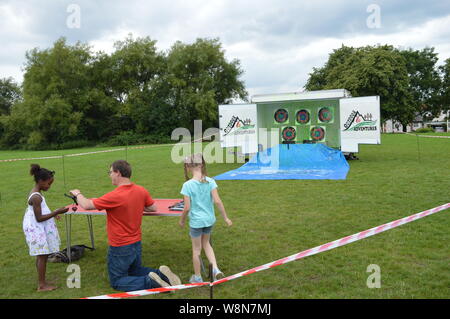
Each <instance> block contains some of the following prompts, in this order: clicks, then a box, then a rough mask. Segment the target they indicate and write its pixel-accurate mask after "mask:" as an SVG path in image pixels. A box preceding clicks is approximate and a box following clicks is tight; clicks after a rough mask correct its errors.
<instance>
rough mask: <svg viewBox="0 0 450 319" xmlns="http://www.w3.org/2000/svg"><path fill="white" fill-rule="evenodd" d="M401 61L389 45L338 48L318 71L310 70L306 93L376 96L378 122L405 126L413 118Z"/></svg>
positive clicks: (399, 56)
mask: <svg viewBox="0 0 450 319" xmlns="http://www.w3.org/2000/svg"><path fill="white" fill-rule="evenodd" d="M409 85H410V82H409V78H408V72H407V68H406V62H405V58H404V57H403V56H402V55H401V54H400V53H399V52H398V51H397V50H395V49H394V48H393V47H392V46H389V45H383V46H366V47H360V48H353V47H347V46H344V45H343V46H342V47H341V48H339V49H336V50H333V52H332V53H331V54H330V56H329V58H328V61H327V62H326V63H325V65H324V66H323V67H322V68H314V69H313V72H312V73H310V77H309V79H308V81H307V83H306V85H305V88H306V89H307V90H323V89H336V88H344V89H347V90H349V91H350V92H351V94H352V96H355V97H357V96H368V95H379V96H380V100H381V118H382V121H386V120H388V119H393V120H396V121H399V122H400V123H402V124H403V125H404V127H406V125H407V124H409V123H410V122H411V121H412V120H413V118H414V108H413V105H412V93H411V90H410V87H409Z"/></svg>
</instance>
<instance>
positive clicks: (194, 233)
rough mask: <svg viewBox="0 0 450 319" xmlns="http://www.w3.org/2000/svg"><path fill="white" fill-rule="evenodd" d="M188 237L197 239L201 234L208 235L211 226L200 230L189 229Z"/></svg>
mask: <svg viewBox="0 0 450 319" xmlns="http://www.w3.org/2000/svg"><path fill="white" fill-rule="evenodd" d="M189 228H190V230H189V235H191V237H194V238H195V237H199V236H201V235H203V234H210V233H211V230H212V228H213V226H209V227H202V228H192V227H189Z"/></svg>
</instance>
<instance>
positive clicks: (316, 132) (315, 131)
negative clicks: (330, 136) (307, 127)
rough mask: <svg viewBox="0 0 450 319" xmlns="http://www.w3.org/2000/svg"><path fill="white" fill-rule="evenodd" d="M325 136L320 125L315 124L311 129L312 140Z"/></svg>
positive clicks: (318, 139) (319, 139) (321, 138)
mask: <svg viewBox="0 0 450 319" xmlns="http://www.w3.org/2000/svg"><path fill="white" fill-rule="evenodd" d="M324 137H325V130H324V129H323V128H322V127H320V126H315V127H313V128H312V129H311V138H312V139H313V140H314V141H321V140H323V139H324Z"/></svg>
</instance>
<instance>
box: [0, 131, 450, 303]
mask: <svg viewBox="0 0 450 319" xmlns="http://www.w3.org/2000/svg"><path fill="white" fill-rule="evenodd" d="M100 149H107V148H98V149H78V150H65V151H45V152H42V151H40V152H31V151H29V152H25V151H0V159H10V158H21V157H41V156H54V155H61V154H71V153H78V152H88V151H93V150H100ZM171 149H172V147H171V146H164V145H159V146H155V147H149V148H144V149H128V151H127V152H126V154H125V151H118V152H111V153H99V154H93V155H86V156H79V157H65V159H64V171H63V161H62V159H46V160H35V161H16V162H0V167H1V171H2V178H1V179H0V193H1V201H0V225H1V228H0V234H1V238H2V245H1V246H0V253H1V256H2V258H1V259H0V268H1V271H0V282H1V283H2V289H1V292H0V297H1V298H79V297H89V296H96V295H102V294H107V293H114V292H116V291H114V290H113V289H112V288H111V287H110V286H109V282H108V275H107V269H106V254H107V238H106V231H105V217H104V216H95V217H93V223H94V232H95V237H96V250H95V251H86V252H85V256H84V257H83V258H82V259H81V260H79V261H77V262H76V263H77V264H78V265H79V266H80V267H81V288H79V289H77V288H72V289H70V288H67V287H66V279H67V277H68V276H69V275H70V273H68V272H66V268H67V264H52V263H49V264H48V266H47V278H48V279H49V280H50V281H53V282H55V283H56V284H57V285H58V286H59V288H58V289H57V290H55V291H52V292H46V293H42V292H41V293H37V292H36V286H37V273H36V269H35V258H34V257H30V256H29V255H28V248H27V245H26V243H25V238H24V235H23V231H22V219H23V214H24V211H25V208H26V199H27V195H28V193H29V191H30V190H31V188H32V186H33V182H32V177H31V176H30V175H29V174H28V171H29V167H30V164H31V163H34V162H37V163H39V164H40V165H41V166H43V167H46V168H49V169H52V170H55V171H56V180H55V183H54V184H53V186H52V188H51V189H50V190H49V191H48V192H47V193H45V194H44V195H45V196H46V199H47V203H48V205H49V206H50V208H51V209H56V208H57V207H60V206H64V205H67V204H69V203H70V202H69V201H68V200H67V198H65V197H64V196H63V193H64V192H67V191H68V190H70V189H73V188H79V189H80V190H81V191H82V192H83V193H84V194H85V195H86V196H89V197H97V196H100V195H102V194H104V193H106V192H108V191H110V190H112V189H113V186H112V185H111V184H110V179H109V178H108V176H107V171H108V168H109V164H110V163H112V162H113V161H114V160H116V159H121V158H125V157H126V158H127V159H128V161H129V162H130V163H131V164H132V166H133V169H134V170H133V177H132V180H133V181H134V182H135V183H137V184H141V185H143V186H145V187H146V188H147V189H148V190H149V191H150V193H151V194H152V196H153V197H154V198H180V194H179V191H180V189H181V185H182V183H183V181H184V177H183V168H182V165H181V164H174V163H172V161H171V157H170V154H171ZM449 155H450V140H448V139H438V138H436V139H433V138H418V137H415V136H411V135H405V134H383V135H382V144H381V145H360V152H359V153H358V157H359V160H354V161H350V162H349V164H350V171H349V174H348V176H347V179H346V180H342V181H332V180H286V181H218V185H219V194H220V195H221V197H222V200H223V202H224V204H225V208H226V209H227V212H228V214H229V217H230V218H231V220H232V221H233V226H232V227H230V228H227V227H226V226H225V223H224V222H223V220H222V219H221V217H220V214H219V213H218V211H217V210H216V215H217V219H218V222H217V224H216V226H215V228H214V232H213V246H214V248H215V252H216V256H217V260H218V263H219V266H220V268H221V269H222V271H224V272H225V274H226V275H232V274H235V273H238V272H241V271H244V270H247V269H250V268H253V267H255V266H259V265H262V264H265V263H267V262H270V261H273V260H276V259H279V258H282V257H286V256H289V255H292V254H294V253H297V252H300V251H303V250H305V249H308V248H311V247H315V246H317V245H320V244H323V243H326V242H329V241H332V240H335V239H338V238H341V237H344V236H347V235H351V234H354V233H356V232H359V231H362V230H366V229H368V228H371V227H374V226H377V225H381V224H383V223H386V222H390V221H393V220H395V219H398V218H401V217H405V216H408V215H411V214H414V213H418V212H421V211H423V210H426V209H429V208H433V207H436V206H439V205H442V204H445V203H447V202H449V201H450V196H449V195H450V194H449V190H450V174H449V172H450V156H449ZM240 165H242V164H238V163H235V164H210V165H208V174H209V176H215V175H218V174H220V173H223V172H225V171H228V170H231V169H234V168H237V167H239V166H240ZM64 180H65V182H64ZM64 184H65V185H64ZM449 213H450V210H446V211H443V212H439V213H436V214H433V215H431V216H429V217H426V218H423V219H420V220H418V221H414V222H412V223H409V224H406V225H404V226H400V227H398V228H396V229H393V230H389V231H387V232H383V233H381V234H379V235H376V236H372V237H370V238H368V239H365V240H361V241H358V242H355V243H352V244H349V245H346V246H343V247H340V248H337V249H333V250H331V251H328V252H325V253H321V254H318V255H314V256H311V257H306V258H304V259H301V260H298V261H295V262H291V263H288V264H286V265H282V266H279V267H276V268H274V269H270V270H265V271H262V272H258V273H255V274H252V275H249V276H246V277H242V278H239V279H236V280H233V281H231V282H227V283H223V284H221V285H218V286H216V287H215V288H214V297H215V298H449V297H450V291H449V287H450V250H449V246H448V242H449V241H450V234H449V226H450V216H449ZM57 224H58V228H59V233H60V236H61V241H62V243H61V249H62V248H64V247H65V238H66V237H65V236H66V233H65V227H64V218H62V219H61V220H60V221H58V222H57ZM142 230H143V238H142V241H143V261H144V265H146V266H150V267H158V266H159V265H162V264H166V265H169V266H170V267H171V268H172V270H173V271H174V272H176V273H178V274H179V275H180V277H181V279H182V281H183V282H184V283H186V282H187V281H188V279H189V277H190V275H191V274H192V261H191V243H190V239H189V235H188V229H187V228H185V229H180V228H179V226H178V218H174V217H162V216H161V217H144V219H143V225H142ZM72 244H86V245H90V242H89V233H88V229H87V221H86V217H85V216H73V217H72ZM204 260H205V262H206V258H204ZM370 264H377V265H379V266H380V268H381V288H379V289H369V288H368V287H367V285H366V282H367V278H368V276H369V275H370V273H368V272H366V270H367V267H368V265H370ZM141 298H150V299H178V298H184V299H191V298H209V288H207V287H201V288H193V289H187V290H181V291H177V292H176V293H173V294H158V295H150V296H146V297H141Z"/></svg>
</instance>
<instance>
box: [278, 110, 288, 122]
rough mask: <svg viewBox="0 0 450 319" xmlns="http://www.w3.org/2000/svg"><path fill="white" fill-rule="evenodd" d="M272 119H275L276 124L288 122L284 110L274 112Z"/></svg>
mask: <svg viewBox="0 0 450 319" xmlns="http://www.w3.org/2000/svg"><path fill="white" fill-rule="evenodd" d="M274 118H275V122H277V123H284V122H286V121H287V120H288V118H289V115H288V112H287V111H286V110H285V109H278V110H277V111H276V112H275V115H274Z"/></svg>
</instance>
